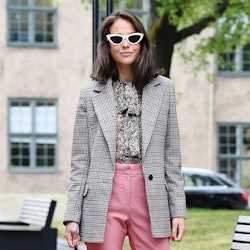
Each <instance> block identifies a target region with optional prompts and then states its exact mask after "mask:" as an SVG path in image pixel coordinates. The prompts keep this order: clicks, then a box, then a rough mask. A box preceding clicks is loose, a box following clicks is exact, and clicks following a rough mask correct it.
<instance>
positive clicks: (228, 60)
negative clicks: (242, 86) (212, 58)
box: [218, 43, 250, 75]
mask: <svg viewBox="0 0 250 250" xmlns="http://www.w3.org/2000/svg"><path fill="white" fill-rule="evenodd" d="M221 57H222V58H223V61H224V62H223V65H221V66H219V69H218V70H219V73H226V74H239V75H244V74H245V75H246V74H250V43H248V44H247V45H246V46H244V47H240V48H238V49H236V50H234V51H232V52H227V53H226V54H223V55H221Z"/></svg>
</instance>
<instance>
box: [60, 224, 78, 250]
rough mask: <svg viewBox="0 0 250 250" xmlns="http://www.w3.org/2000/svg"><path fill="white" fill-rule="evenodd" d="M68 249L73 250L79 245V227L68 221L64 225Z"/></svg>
mask: <svg viewBox="0 0 250 250" xmlns="http://www.w3.org/2000/svg"><path fill="white" fill-rule="evenodd" d="M64 237H65V238H66V240H67V242H68V245H69V247H71V248H75V247H78V246H79V245H80V235H79V225H78V223H76V222H74V221H69V222H67V224H66V229H65V234H64Z"/></svg>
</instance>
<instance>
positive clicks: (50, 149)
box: [9, 99, 57, 171]
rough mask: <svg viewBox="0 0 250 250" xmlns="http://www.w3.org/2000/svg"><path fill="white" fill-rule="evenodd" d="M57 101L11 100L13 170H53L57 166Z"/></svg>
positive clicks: (10, 150) (10, 138) (11, 165)
mask: <svg viewBox="0 0 250 250" xmlns="http://www.w3.org/2000/svg"><path fill="white" fill-rule="evenodd" d="M56 159H57V102H56V101H54V100H36V99H25V100H18V99H11V100H10V101H9V165H10V168H11V170H18V171H20V170H28V171H32V170H34V169H40V170H41V171H43V170H50V169H52V170H53V169H55V168H56V165H57V161H56Z"/></svg>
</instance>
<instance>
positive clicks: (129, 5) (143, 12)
mask: <svg viewBox="0 0 250 250" xmlns="http://www.w3.org/2000/svg"><path fill="white" fill-rule="evenodd" d="M118 2H119V5H118V6H119V8H120V9H128V10H130V11H131V12H132V13H133V14H135V15H136V16H138V17H139V18H140V20H141V22H142V23H143V25H144V28H145V30H147V29H148V11H149V1H148V0H138V1H126V0H119V1H118Z"/></svg>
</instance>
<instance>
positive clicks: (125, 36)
mask: <svg viewBox="0 0 250 250" xmlns="http://www.w3.org/2000/svg"><path fill="white" fill-rule="evenodd" d="M134 35H137V36H139V37H140V38H139V40H138V41H137V42H135V43H132V42H130V41H129V37H130V36H134ZM114 36H118V37H121V38H122V40H121V42H120V43H114V42H113V41H112V39H111V38H112V37H114ZM106 37H107V41H109V42H111V43H112V44H114V45H121V44H122V43H123V42H124V40H125V39H127V41H128V42H129V44H132V45H135V44H138V43H140V41H141V40H142V38H143V37H144V34H143V33H140V32H134V33H130V34H127V35H122V34H108V35H106Z"/></svg>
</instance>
